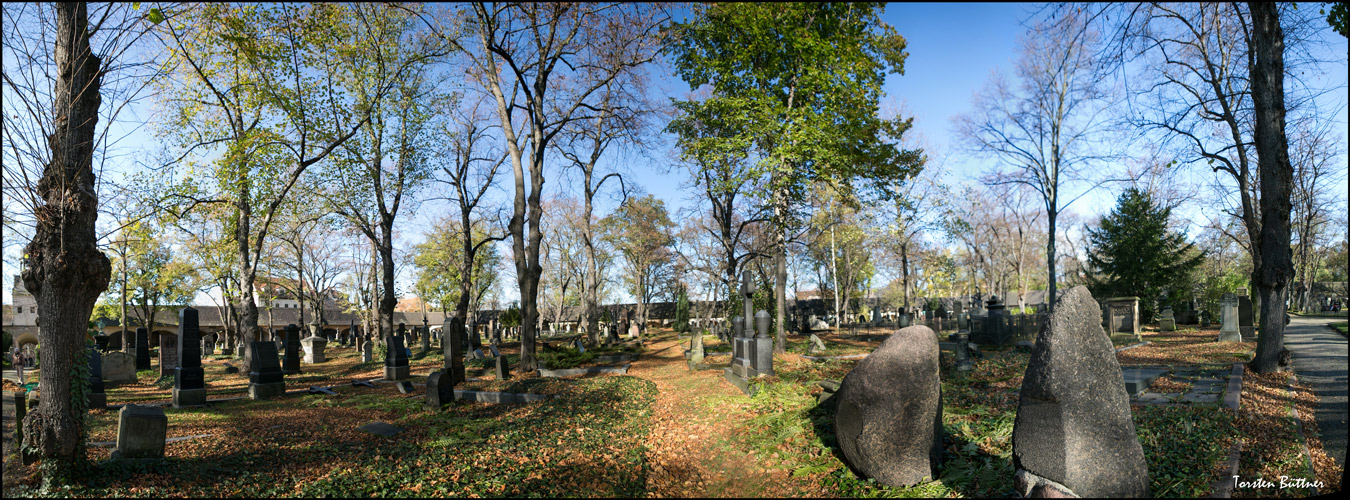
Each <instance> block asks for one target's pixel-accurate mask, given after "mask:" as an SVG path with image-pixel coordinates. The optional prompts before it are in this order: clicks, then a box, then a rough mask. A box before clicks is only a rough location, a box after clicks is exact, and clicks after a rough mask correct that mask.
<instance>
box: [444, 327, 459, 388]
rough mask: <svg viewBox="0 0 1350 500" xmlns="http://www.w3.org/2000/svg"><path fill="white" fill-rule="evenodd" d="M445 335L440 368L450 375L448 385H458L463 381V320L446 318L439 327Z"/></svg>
mask: <svg viewBox="0 0 1350 500" xmlns="http://www.w3.org/2000/svg"><path fill="white" fill-rule="evenodd" d="M441 329H442V330H444V331H445V335H447V337H446V339H445V340H444V341H442V342H441V352H442V353H443V354H444V358H445V359H444V361H442V366H443V367H444V368H442V370H443V371H444V372H446V374H447V375H449V376H450V382H448V383H449V384H450V387H454V386H456V385H459V383H460V382H463V381H464V353H463V351H464V345H463V344H462V341H463V339H464V335H465V331H464V320H463V319H460V318H459V317H452V318H450V319H447V320H446V321H445V323H444V326H443V327H442V328H441Z"/></svg>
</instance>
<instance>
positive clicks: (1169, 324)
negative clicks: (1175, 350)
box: [1158, 306, 1177, 332]
mask: <svg viewBox="0 0 1350 500" xmlns="http://www.w3.org/2000/svg"><path fill="white" fill-rule="evenodd" d="M1158 329H1159V330H1162V331H1164V332H1175V331H1177V319H1176V316H1174V315H1173V313H1172V306H1166V307H1164V308H1163V310H1162V314H1160V315H1159V316H1158Z"/></svg>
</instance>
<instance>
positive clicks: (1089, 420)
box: [1012, 285, 1149, 497]
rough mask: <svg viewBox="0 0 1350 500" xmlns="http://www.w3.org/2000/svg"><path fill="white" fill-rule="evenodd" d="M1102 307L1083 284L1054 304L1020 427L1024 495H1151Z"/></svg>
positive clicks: (1017, 456) (1016, 456) (1035, 354)
mask: <svg viewBox="0 0 1350 500" xmlns="http://www.w3.org/2000/svg"><path fill="white" fill-rule="evenodd" d="M1101 317H1102V316H1101V307H1100V306H1098V305H1097V301H1096V300H1093V298H1092V294H1090V293H1088V290H1087V288H1086V287H1084V286H1081V285H1080V286H1076V287H1073V288H1072V289H1070V290H1069V291H1068V292H1067V293H1065V294H1064V295H1061V296H1060V297H1059V300H1058V301H1056V302H1055V308H1054V313H1052V314H1051V315H1050V318H1049V321H1048V322H1047V323H1046V325H1045V326H1044V327H1043V328H1042V329H1041V332H1040V334H1039V335H1038V336H1037V338H1036V345H1035V347H1033V348H1032V349H1031V358H1030V360H1029V361H1028V363H1027V371H1026V375H1025V376H1023V378H1022V390H1021V392H1020V395H1019V396H1018V402H1017V417H1016V420H1015V421H1014V423H1013V435H1012V443H1013V466H1014V468H1015V469H1016V471H1017V476H1016V478H1015V479H1014V486H1015V487H1016V489H1017V491H1018V492H1020V493H1021V494H1022V495H1023V496H1038V495H1046V494H1057V493H1056V492H1055V491H1056V490H1059V489H1061V488H1067V489H1068V490H1069V491H1070V492H1071V493H1072V494H1074V495H1077V496H1080V497H1147V496H1149V479H1148V464H1147V463H1146V462H1145V461H1144V449H1143V447H1142V446H1140V444H1139V435H1138V434H1136V433H1135V428H1134V420H1133V416H1132V414H1131V413H1130V396H1129V394H1127V393H1126V392H1125V381H1124V379H1122V378H1121V372H1120V364H1119V363H1118V362H1117V361H1116V355H1115V349H1114V348H1113V347H1112V345H1111V338H1110V336H1109V335H1108V334H1107V332H1106V331H1104V330H1103V329H1102V326H1101Z"/></svg>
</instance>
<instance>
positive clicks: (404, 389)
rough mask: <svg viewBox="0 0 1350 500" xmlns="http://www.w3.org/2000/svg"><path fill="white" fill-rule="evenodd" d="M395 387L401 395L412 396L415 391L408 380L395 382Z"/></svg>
mask: <svg viewBox="0 0 1350 500" xmlns="http://www.w3.org/2000/svg"><path fill="white" fill-rule="evenodd" d="M394 387H397V388H398V392H399V394H412V393H413V391H414V390H415V389H414V388H413V384H412V382H409V381H407V380H400V381H398V382H395V383H394Z"/></svg>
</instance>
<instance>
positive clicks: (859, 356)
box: [802, 354, 868, 361]
mask: <svg viewBox="0 0 1350 500" xmlns="http://www.w3.org/2000/svg"><path fill="white" fill-rule="evenodd" d="M867 356H868V354H848V355H845V356H802V357H803V358H806V359H809V360H811V361H824V360H827V359H862V358H865V357H867Z"/></svg>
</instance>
